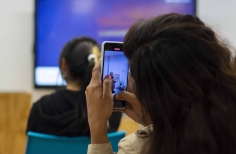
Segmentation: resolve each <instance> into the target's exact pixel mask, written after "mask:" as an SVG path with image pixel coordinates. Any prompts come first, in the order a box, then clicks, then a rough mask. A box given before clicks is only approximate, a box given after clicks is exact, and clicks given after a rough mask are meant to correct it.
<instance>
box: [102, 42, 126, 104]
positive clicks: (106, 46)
mask: <svg viewBox="0 0 236 154" xmlns="http://www.w3.org/2000/svg"><path fill="white" fill-rule="evenodd" d="M115 48H120V50H114V49H115ZM106 50H109V51H114V52H123V42H113V41H105V42H103V43H102V53H101V80H102V81H103V80H104V79H103V75H104V74H103V68H104V67H103V66H104V56H105V51H106ZM127 61H128V60H127ZM128 69H129V65H128V64H127V70H128ZM128 80H129V74H128V73H127V79H126V83H127V86H126V88H125V91H127V90H128ZM113 100H114V99H113ZM114 101H119V100H114ZM121 104H122V106H123V107H121V108H119V107H115V106H114V109H123V108H125V107H126V105H127V102H126V101H121Z"/></svg>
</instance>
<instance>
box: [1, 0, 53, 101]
mask: <svg viewBox="0 0 236 154" xmlns="http://www.w3.org/2000/svg"><path fill="white" fill-rule="evenodd" d="M33 37H34V0H0V92H3V91H4V92H5V91H7V92H12V91H14V92H18V91H23V92H25V91H26V92H32V94H33V100H36V99H38V98H39V97H41V96H42V95H44V94H46V93H50V92H51V91H49V90H34V88H33V87H34V85H33V41H34V38H33Z"/></svg>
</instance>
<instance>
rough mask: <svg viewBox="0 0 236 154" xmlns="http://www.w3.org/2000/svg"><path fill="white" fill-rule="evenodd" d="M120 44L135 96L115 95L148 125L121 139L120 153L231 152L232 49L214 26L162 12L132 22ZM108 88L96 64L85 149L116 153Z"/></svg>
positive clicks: (234, 115) (235, 132) (235, 98)
mask: <svg viewBox="0 0 236 154" xmlns="http://www.w3.org/2000/svg"><path fill="white" fill-rule="evenodd" d="M123 48H124V53H125V55H126V57H127V58H128V60H129V64H130V70H131V76H132V78H133V86H134V91H135V94H131V93H128V92H122V93H120V94H118V95H116V99H120V100H126V101H127V102H128V103H127V107H126V109H124V110H120V111H121V112H124V113H126V114H127V115H128V116H129V117H131V118H132V119H133V120H135V121H136V122H138V123H140V124H142V125H144V126H145V127H144V128H143V129H142V130H139V131H137V132H136V133H134V134H131V135H129V136H126V137H125V138H124V139H122V140H121V141H120V143H119V151H118V153H119V154H137V153H140V154H143V153H145V154H146V153H147V154H190V153H191V154H200V153H212V154H213V153H214V154H222V153H224V154H235V153H236V148H235V145H236V88H235V87H236V75H235V74H234V72H233V70H232V68H231V55H230V54H231V53H230V49H229V48H228V47H227V46H226V45H224V44H223V43H222V42H221V41H220V40H219V39H218V38H217V36H216V34H215V33H214V31H213V30H212V29H211V28H209V27H207V26H206V25H205V24H204V23H203V22H202V21H201V20H200V19H199V18H197V17H196V16H192V15H180V14H167V15H162V16H158V17H155V18H152V19H149V20H141V21H138V22H136V23H135V24H134V25H132V26H131V28H130V29H129V31H128V33H127V34H126V36H125V39H124V45H123ZM111 85H112V82H111V77H110V76H106V78H105V80H104V81H103V82H102V81H101V72H100V64H99V63H98V64H97V65H96V66H95V67H94V69H93V74H92V79H91V82H90V84H89V86H88V87H87V90H86V98H87V106H88V121H89V127H90V131H91V144H90V145H89V147H88V153H89V154H95V153H96V154H99V153H101V154H112V153H113V151H112V148H111V145H110V143H109V141H108V138H107V133H106V132H107V131H106V130H107V128H106V121H107V119H108V118H109V117H110V115H111V114H112V112H113V99H112V92H111V90H110V89H111ZM101 110H102V111H103V112H102V113H101V112H100V111H101Z"/></svg>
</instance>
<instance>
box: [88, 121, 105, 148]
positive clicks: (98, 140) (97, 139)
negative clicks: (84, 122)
mask: <svg viewBox="0 0 236 154" xmlns="http://www.w3.org/2000/svg"><path fill="white" fill-rule="evenodd" d="M90 134H91V143H92V144H102V143H109V140H108V137H107V122H93V123H92V124H91V123H90Z"/></svg>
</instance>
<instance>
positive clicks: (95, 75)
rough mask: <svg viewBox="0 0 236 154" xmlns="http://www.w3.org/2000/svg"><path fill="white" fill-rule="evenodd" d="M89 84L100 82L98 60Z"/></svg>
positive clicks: (99, 64) (99, 62)
mask: <svg viewBox="0 0 236 154" xmlns="http://www.w3.org/2000/svg"><path fill="white" fill-rule="evenodd" d="M90 82H101V61H100V60H99V61H98V62H97V63H96V64H95V66H94V68H93V71H92V79H91V81H90Z"/></svg>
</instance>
